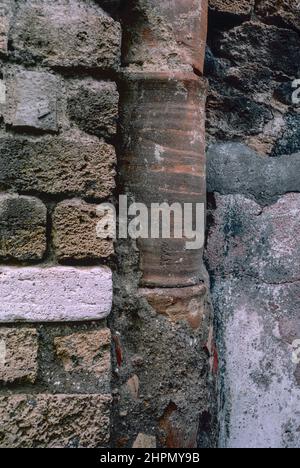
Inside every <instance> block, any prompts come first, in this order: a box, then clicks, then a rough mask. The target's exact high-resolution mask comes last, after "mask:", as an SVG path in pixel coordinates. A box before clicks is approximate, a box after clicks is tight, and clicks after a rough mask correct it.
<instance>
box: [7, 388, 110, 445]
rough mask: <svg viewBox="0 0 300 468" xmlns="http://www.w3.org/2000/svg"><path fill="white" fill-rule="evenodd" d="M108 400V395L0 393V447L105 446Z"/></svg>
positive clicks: (107, 433)
mask: <svg viewBox="0 0 300 468" xmlns="http://www.w3.org/2000/svg"><path fill="white" fill-rule="evenodd" d="M110 402H111V397H110V396H109V395H49V394H40V395H13V396H1V397H0V447H1V448H73V447H74V448H75V447H76V448H77V447H79V448H99V447H105V446H106V445H107V443H108V441H109V435H110V424H109V423H110Z"/></svg>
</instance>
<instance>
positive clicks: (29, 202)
mask: <svg viewBox="0 0 300 468" xmlns="http://www.w3.org/2000/svg"><path fill="white" fill-rule="evenodd" d="M46 222H47V209H46V207H45V205H44V204H43V203H42V202H41V201H40V200H39V199H37V198H34V197H23V196H20V197H19V196H18V195H11V194H0V259H14V260H22V261H24V260H27V261H28V260H41V259H42V258H43V256H44V254H45V251H46Z"/></svg>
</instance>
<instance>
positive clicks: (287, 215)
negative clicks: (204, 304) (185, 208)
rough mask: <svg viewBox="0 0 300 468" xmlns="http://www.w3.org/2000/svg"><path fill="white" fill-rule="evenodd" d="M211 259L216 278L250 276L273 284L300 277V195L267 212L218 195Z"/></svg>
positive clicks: (249, 202) (233, 197)
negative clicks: (236, 275) (232, 275)
mask: <svg viewBox="0 0 300 468" xmlns="http://www.w3.org/2000/svg"><path fill="white" fill-rule="evenodd" d="M215 200H216V210H215V211H214V223H213V224H212V226H211V230H210V235H209V239H208V244H207V258H208V261H209V264H210V270H211V272H212V273H213V274H214V275H228V274H229V273H236V274H238V275H241V276H243V275H248V276H252V277H255V278H259V279H260V280H261V281H263V282H267V283H270V284H272V283H287V282H293V281H296V280H299V279H300V246H299V241H298V240H299V237H300V194H298V193H291V194H287V195H284V196H282V197H281V198H279V200H278V201H277V202H276V203H274V204H273V205H271V206H268V207H265V208H261V207H260V206H259V205H258V204H257V203H255V202H254V201H253V200H249V199H248V198H245V197H244V196H242V195H225V196H220V195H216V197H215Z"/></svg>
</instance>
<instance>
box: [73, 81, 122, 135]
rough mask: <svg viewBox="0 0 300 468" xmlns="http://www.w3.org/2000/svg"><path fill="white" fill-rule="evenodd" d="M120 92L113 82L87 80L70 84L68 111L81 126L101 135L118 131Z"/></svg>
mask: <svg viewBox="0 0 300 468" xmlns="http://www.w3.org/2000/svg"><path fill="white" fill-rule="evenodd" d="M118 103H119V94H118V91H117V86H116V84H115V83H113V82H105V81H95V80H85V81H74V82H72V83H71V84H70V88H69V96H68V113H69V116H70V119H71V120H72V121H74V122H75V123H76V124H77V125H78V127H79V128H81V129H82V130H84V131H85V132H87V133H91V134H92V135H97V136H99V137H101V136H104V137H112V136H114V135H115V134H116V131H117V118H118Z"/></svg>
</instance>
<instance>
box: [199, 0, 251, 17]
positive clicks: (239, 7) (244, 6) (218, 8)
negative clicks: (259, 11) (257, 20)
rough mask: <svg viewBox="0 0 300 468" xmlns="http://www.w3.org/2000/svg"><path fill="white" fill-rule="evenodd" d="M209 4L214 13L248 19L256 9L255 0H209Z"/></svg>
mask: <svg viewBox="0 0 300 468" xmlns="http://www.w3.org/2000/svg"><path fill="white" fill-rule="evenodd" d="M208 4H209V9H210V10H211V11H212V12H214V13H218V14H220V13H221V14H227V15H231V16H238V17H241V18H245V17H246V18H247V17H250V14H251V10H252V9H253V7H254V0H229V1H228V0H209V3H208Z"/></svg>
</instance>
